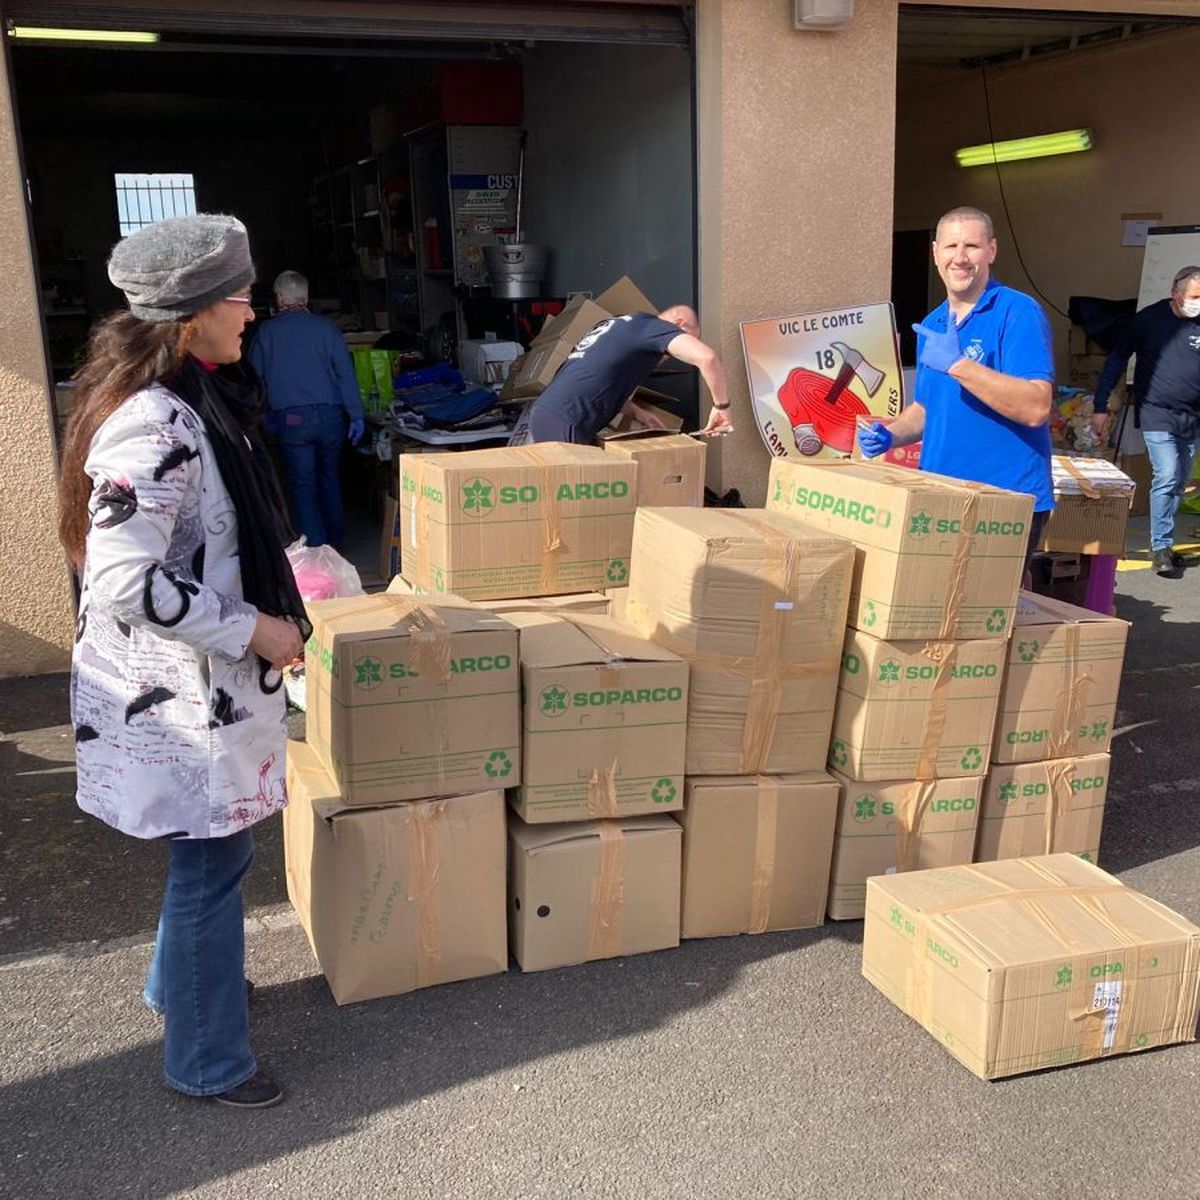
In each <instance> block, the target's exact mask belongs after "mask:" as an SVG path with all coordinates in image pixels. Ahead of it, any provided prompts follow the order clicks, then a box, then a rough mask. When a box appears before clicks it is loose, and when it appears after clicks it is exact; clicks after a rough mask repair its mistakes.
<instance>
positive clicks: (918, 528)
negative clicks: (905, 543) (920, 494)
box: [908, 509, 930, 538]
mask: <svg viewBox="0 0 1200 1200" xmlns="http://www.w3.org/2000/svg"><path fill="white" fill-rule="evenodd" d="M929 529H930V517H929V514H928V513H927V512H925V511H924V510H923V509H922V510H921V512H919V513H913V515H912V519H911V520H910V521H909V523H908V535H909V537H915V538H923V537H928V536H929Z"/></svg>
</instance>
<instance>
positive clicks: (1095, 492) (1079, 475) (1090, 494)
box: [1054, 454, 1103, 500]
mask: <svg viewBox="0 0 1200 1200" xmlns="http://www.w3.org/2000/svg"><path fill="white" fill-rule="evenodd" d="M1054 461H1055V462H1056V463H1059V464H1060V465H1061V466H1062V467H1063V469H1064V470H1065V471H1066V472H1067V474H1068V475H1070V476H1071V477H1072V478H1073V479H1074V480H1075V482H1076V483H1077V484H1079V490H1080V491H1081V492H1082V493H1083V494H1084V495H1085V496H1086V497H1087V498H1088V499H1089V500H1099V499H1100V497H1101V495H1102V494H1103V493H1102V492H1101V490H1100V489H1099V488H1098V487H1096V485H1095V484H1094V483H1093V482H1092V481H1091V480H1090V479H1089V478H1088V477H1087V476H1086V475H1085V474H1084V473H1083V472H1082V471H1081V470H1080V469H1079V468H1078V467H1077V466H1076V465H1075V464H1074V463H1073V462H1072V461H1071V460H1070V458H1068V457H1067V456H1066V455H1065V454H1056V455H1055V456H1054Z"/></svg>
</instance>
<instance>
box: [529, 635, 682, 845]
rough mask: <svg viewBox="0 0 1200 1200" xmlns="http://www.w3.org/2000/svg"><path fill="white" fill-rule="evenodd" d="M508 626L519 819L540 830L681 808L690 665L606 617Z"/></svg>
mask: <svg viewBox="0 0 1200 1200" xmlns="http://www.w3.org/2000/svg"><path fill="white" fill-rule="evenodd" d="M508 619H509V620H510V621H512V623H513V624H514V625H516V626H517V627H518V628H519V629H520V631H521V682H522V685H523V693H524V709H523V711H524V716H523V719H522V727H523V731H524V758H523V763H524V768H523V771H522V777H521V783H520V786H519V787H516V788H514V789H513V790H511V791H510V792H509V800H510V801H511V803H512V805H513V807H514V808H515V809H516V810H517V812H519V813H520V814H521V816H522V817H523V818H524V819H525V820H526V821H528V822H529V823H530V824H545V823H546V822H550V821H586V820H588V819H589V818H601V817H618V816H620V817H625V816H635V815H637V814H639V813H651V812H671V811H673V810H675V809H678V808H681V807H682V806H683V752H684V743H685V739H686V736H687V706H688V668H687V663H685V662H684V661H683V660H682V659H681V658H679V657H678V656H677V655H674V654H672V653H671V652H670V651H669V650H664V649H663V648H662V647H661V646H658V645H655V643H653V642H651V641H648V640H646V639H645V638H641V637H638V636H637V634H636V633H634V632H633V631H632V630H630V629H628V628H627V627H625V626H622V625H618V624H617V622H616V621H613V620H611V619H610V618H608V617H600V616H589V615H584V614H572V615H571V616H570V617H569V618H567V617H566V616H563V615H554V614H551V613H510V614H509V615H508Z"/></svg>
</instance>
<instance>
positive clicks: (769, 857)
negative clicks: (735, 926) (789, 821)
mask: <svg viewBox="0 0 1200 1200" xmlns="http://www.w3.org/2000/svg"><path fill="white" fill-rule="evenodd" d="M756 783H757V785H758V786H757V800H756V806H755V807H756V811H755V827H754V874H753V876H752V878H751V883H750V924H749V926H748V928H747V933H765V932H766V929H767V925H768V924H769V923H770V919H771V896H772V893H773V892H774V888H775V847H776V842H777V833H778V827H779V784H778V783H776V782H775V780H774V779H771V778H769V777H768V776H766V775H760V776H759V777H758V779H757V780H756Z"/></svg>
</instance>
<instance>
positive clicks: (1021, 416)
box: [858, 208, 1054, 569]
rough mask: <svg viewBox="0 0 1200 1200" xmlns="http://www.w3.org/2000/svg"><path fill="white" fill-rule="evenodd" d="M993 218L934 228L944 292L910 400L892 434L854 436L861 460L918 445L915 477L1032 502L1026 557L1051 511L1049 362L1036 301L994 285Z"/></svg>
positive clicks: (949, 220) (926, 330)
mask: <svg viewBox="0 0 1200 1200" xmlns="http://www.w3.org/2000/svg"><path fill="white" fill-rule="evenodd" d="M995 259H996V238H995V235H994V233H993V231H992V219H991V217H989V216H988V215H987V213H984V212H980V211H979V209H977V208H955V209H951V210H950V212H948V213H946V215H945V216H943V217H942V219H941V220H940V221H938V225H937V234H936V240H935V241H934V243H933V262H934V265H935V266H936V268H937V272H938V274H939V275H940V276H941V279H942V282H943V283H944V284H945V285H946V300H945V303H943V304H939V305H938V307H937V308H935V309H934V310H933V312H931V313H930V314H929V316H927V317H926V318H925V320H924V322H923V323H922V324H920V325H914V326H913V328H914V329H915V330H916V331H917V335H918V336H917V378H916V386H915V389H914V391H915V399H914V400H913V402H912V403H910V404H909V405H908V406H907V407H906V408H905V409H904V411H903V412H902V413H901V414H900V416H899V417H897V418H896V420H894V421H893V422H892V423H891V424H890V425H883V424H881V423H879V422H875V423H874V424H872V425H870V426H869V427H866V428H861V429H860V430H859V435H858V441H859V445H860V446H861V447H862V452H863V454H864V455H866V457H868V458H874V457H875V456H876V455H879V454H883V453H884V452H885V451H887V450H888V449H890V448H891V447H892V446H906V445H908V444H909V443H911V442H916V441H920V442H921V468H922V470H926V471H936V472H937V473H938V474H939V475H952V476H955V477H956V478H958V479H970V480H973V481H974V482H976V483H987V484H991V485H992V486H994V487H1001V488H1008V489H1009V490H1010V491H1014V492H1027V493H1028V494H1029V495H1031V496H1032V497H1033V521H1032V523H1031V527H1030V531H1029V543H1028V546H1027V549H1026V567H1027V569H1028V560H1029V556H1030V555H1031V554H1032V553H1033V551H1034V549H1035V548H1036V547H1037V544H1038V542H1039V541H1040V540H1041V533H1042V529H1043V527H1044V526H1045V523H1046V518H1047V517H1049V515H1050V510H1051V509H1052V508H1053V507H1054V488H1053V484H1052V482H1051V475H1050V429H1049V424H1048V423H1049V420H1050V406H1051V402H1052V400H1053V394H1054V355H1053V352H1052V350H1051V345H1050V323H1049V322H1048V321H1047V320H1046V314H1045V313H1043V312H1042V310H1041V307H1040V306H1039V305H1038V303H1037V301H1036V300H1034V299H1033V298H1032V297H1031V296H1026V295H1025V294H1024V293H1023V292H1017V291H1014V290H1013V289H1012V288H1009V287H1005V286H1004V285H1003V284H1000V283H997V282H996V281H995V280H994V279H992V278H991V265H992V263H993V262H994V261H995Z"/></svg>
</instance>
